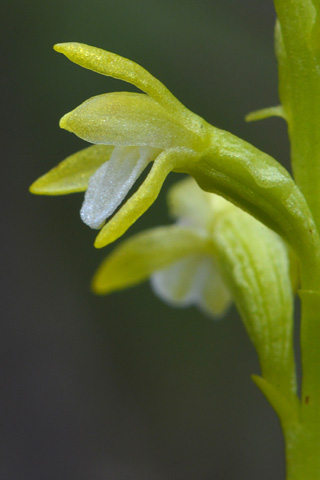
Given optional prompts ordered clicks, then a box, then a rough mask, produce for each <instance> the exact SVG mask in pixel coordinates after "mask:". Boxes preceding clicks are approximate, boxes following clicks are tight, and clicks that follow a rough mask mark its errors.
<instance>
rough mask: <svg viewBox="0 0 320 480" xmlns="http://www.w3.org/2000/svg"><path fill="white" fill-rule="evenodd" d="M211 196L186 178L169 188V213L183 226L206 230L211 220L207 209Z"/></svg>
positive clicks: (210, 213) (209, 211) (190, 179)
mask: <svg viewBox="0 0 320 480" xmlns="http://www.w3.org/2000/svg"><path fill="white" fill-rule="evenodd" d="M212 196H213V195H212V194H210V193H207V192H204V191H203V190H201V188H199V186H198V185H197V183H196V182H195V180H193V178H191V177H187V178H185V179H184V180H182V181H180V182H177V183H176V184H174V185H173V187H171V188H170V190H169V194H168V204H169V211H170V213H171V215H172V216H173V217H174V218H176V219H178V220H179V223H182V224H183V225H190V226H193V227H195V228H204V229H206V228H207V226H208V224H209V223H210V222H211V218H212V212H211V209H210V207H209V205H210V200H209V199H210V197H212Z"/></svg>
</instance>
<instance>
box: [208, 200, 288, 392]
mask: <svg viewBox="0 0 320 480" xmlns="http://www.w3.org/2000/svg"><path fill="white" fill-rule="evenodd" d="M212 241H213V243H214V246H215V249H216V254H217V259H218V262H219V266H220V269H221V271H222V272H223V275H224V277H225V279H226V283H227V285H228V287H229V289H230V291H231V293H232V296H233V298H234V301H235V303H236V305H237V307H238V309H239V312H240V314H241V317H242V319H243V322H244V325H245V327H246V330H247V332H248V334H249V337H250V338H251V340H252V342H253V344H254V346H255V348H256V350H257V353H258V356H259V360H260V364H261V369H262V373H263V376H264V378H265V379H267V380H268V381H269V382H270V383H272V384H273V385H278V384H279V383H280V384H281V387H279V388H280V389H281V390H282V392H283V391H285V392H291V393H292V392H295V388H296V385H295V376H294V371H295V370H294V368H293V367H294V356H293V345H292V343H293V339H292V335H293V292H292V287H291V278H290V263H289V256H288V252H287V247H286V245H285V243H284V242H283V241H282V240H281V239H280V238H279V237H278V236H277V235H276V234H275V233H274V232H272V231H271V230H269V229H267V228H266V227H265V226H264V225H262V224H261V223H259V222H257V221H256V220H255V219H254V218H253V217H251V216H250V215H248V214H246V213H245V212H243V211H241V210H239V209H236V208H234V209H233V210H229V211H228V213H227V214H226V215H221V216H220V217H219V219H218V220H217V221H216V223H215V228H214V232H213V234H212Z"/></svg>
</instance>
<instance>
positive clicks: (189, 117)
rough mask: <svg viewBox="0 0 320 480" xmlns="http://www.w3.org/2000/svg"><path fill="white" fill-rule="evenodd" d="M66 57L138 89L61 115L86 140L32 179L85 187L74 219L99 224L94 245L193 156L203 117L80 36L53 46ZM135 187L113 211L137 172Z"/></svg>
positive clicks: (117, 231) (62, 189) (49, 191)
mask: <svg viewBox="0 0 320 480" xmlns="http://www.w3.org/2000/svg"><path fill="white" fill-rule="evenodd" d="M55 50H57V51H58V52H61V53H64V54H65V55H66V56H67V57H68V58H69V59H70V60H72V61H73V62H75V63H77V64H79V65H81V66H83V67H85V68H88V69H91V70H94V71H96V72H98V73H101V74H103V75H108V76H112V77H115V78H119V79H121V80H125V81H127V82H130V83H132V84H133V85H135V86H136V87H138V88H139V89H141V90H142V91H143V92H145V93H129V92H115V93H107V94H103V95H98V96H96V97H93V98H90V99H89V100H87V101H85V102H84V103H83V104H81V105H80V106H79V107H77V108H76V109H75V110H73V111H72V112H70V113H68V114H66V115H64V117H62V119H61V121H60V126H61V127H62V128H64V129H66V130H69V131H70V132H73V133H75V134H76V135H77V136H79V137H80V138H82V139H84V140H86V141H88V142H90V143H93V144H94V145H93V146H91V147H89V148H86V149H84V150H82V151H80V152H78V153H76V154H74V155H72V156H70V157H68V158H67V159H66V160H65V161H63V162H62V163H61V164H60V165H58V166H57V167H56V168H54V169H53V170H51V171H50V172H49V173H47V174H46V175H44V176H43V177H41V178H39V179H38V180H37V181H36V182H35V183H34V184H33V185H32V186H31V192H32V193H36V194H44V195H60V194H66V193H73V192H79V191H84V190H86V194H85V200H84V203H83V205H82V208H81V218H82V220H83V221H84V222H85V223H86V224H88V225H89V226H90V227H92V228H97V229H100V228H101V227H103V228H102V230H101V231H100V233H99V235H98V237H97V239H96V242H95V245H96V246H97V247H103V246H104V245H106V244H108V243H110V242H112V241H114V240H116V239H117V238H118V237H119V236H121V235H122V234H123V233H124V232H125V231H126V230H127V229H128V228H129V227H130V225H132V223H134V222H135V221H136V220H137V218H138V217H139V216H141V215H142V214H143V213H144V212H145V210H147V209H148V208H149V206H150V205H151V204H152V203H153V202H154V200H155V199H156V197H157V196H158V193H159V191H160V189H161V186H162V184H163V182H164V180H165V178H166V176H167V175H168V173H169V172H170V171H174V170H179V171H180V170H181V169H182V170H183V165H185V164H186V163H188V162H190V161H192V162H193V161H197V160H198V159H199V158H200V155H201V152H202V151H203V149H204V148H205V146H206V144H207V143H208V140H207V133H206V132H207V128H206V123H205V122H204V120H202V119H201V118H200V117H198V116H197V115H195V114H193V113H191V112H190V111H189V110H187V109H186V108H185V107H184V106H183V105H182V104H181V103H180V102H179V101H178V100H177V99H176V98H175V97H174V96H173V95H172V94H171V93H170V92H169V91H168V90H167V88H166V87H165V86H164V85H163V84H162V83H161V82H159V81H158V80H156V79H155V78H154V77H153V76H152V75H150V74H149V73H148V72H147V71H146V70H144V69H143V68H142V67H140V66H139V65H137V64H135V63H134V62H132V61H130V60H127V59H125V58H122V57H119V56H118V55H115V54H112V53H109V52H105V51H103V50H101V49H98V48H95V47H90V46H87V45H83V44H79V43H65V44H58V45H56V46H55ZM150 163H152V167H151V170H150V172H149V173H148V175H147V177H146V179H145V181H144V182H143V183H142V185H141V186H140V188H138V190H137V191H136V193H134V194H133V195H132V196H131V197H130V198H129V200H128V201H127V202H126V203H125V204H124V205H123V206H122V208H120V210H119V211H118V212H117V213H116V214H115V215H114V216H113V217H112V219H111V220H110V221H109V222H108V223H107V224H106V225H105V226H104V223H105V221H106V219H107V218H109V217H110V216H111V215H113V214H114V212H115V210H116V209H117V207H119V205H120V204H121V203H122V201H123V200H124V198H125V197H126V195H127V194H128V192H129V190H130V188H131V187H132V186H133V184H134V183H135V181H136V180H137V178H138V177H139V175H140V174H141V173H142V171H143V170H144V169H145V168H147V166H148V165H149V164H150Z"/></svg>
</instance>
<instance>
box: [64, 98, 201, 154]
mask: <svg viewBox="0 0 320 480" xmlns="http://www.w3.org/2000/svg"><path fill="white" fill-rule="evenodd" d="M60 127H61V128H64V129H65V130H68V131H69V132H72V133H75V134H76V135H77V136H78V137H80V138H82V139H83V140H86V141H87V142H91V143H96V144H105V145H130V146H132V145H134V146H142V145H148V146H151V147H158V148H172V147H177V146H181V145H183V146H185V147H187V148H194V149H195V150H196V149H199V148H201V145H202V141H201V138H199V136H198V135H196V134H195V133H194V132H192V131H190V130H188V129H186V128H185V127H184V126H183V125H182V124H181V123H179V122H178V121H177V119H176V118H175V117H174V116H173V115H172V114H170V113H168V112H167V111H166V110H165V109H164V108H163V107H162V106H161V105H159V104H158V103H157V102H156V101H154V100H153V99H152V98H150V97H148V95H145V94H143V93H132V92H112V93H106V94H103V95H97V96H95V97H92V98H89V100H86V101H85V102H84V103H82V104H81V105H79V106H78V107H77V108H75V109H74V110H72V111H71V112H69V113H67V114H66V115H64V116H63V117H62V118H61V120H60Z"/></svg>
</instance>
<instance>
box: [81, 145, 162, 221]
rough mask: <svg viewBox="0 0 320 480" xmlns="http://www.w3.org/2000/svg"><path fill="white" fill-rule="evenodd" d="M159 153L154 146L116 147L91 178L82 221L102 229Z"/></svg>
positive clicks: (83, 206) (82, 211)
mask: <svg viewBox="0 0 320 480" xmlns="http://www.w3.org/2000/svg"><path fill="white" fill-rule="evenodd" d="M157 153H158V149H155V148H152V147H140V148H139V147H115V148H114V150H113V153H112V155H111V157H110V160H109V161H106V162H105V163H104V164H103V165H101V167H99V168H98V169H97V170H96V172H95V173H94V174H93V175H92V177H91V178H90V180H89V185H88V189H87V191H86V193H85V199H84V202H83V205H82V208H81V212H80V216H81V219H82V220H83V222H84V223H86V224H87V225H88V226H89V227H91V228H95V229H100V228H101V226H102V225H103V224H104V222H105V220H106V219H107V218H108V217H110V216H111V215H112V214H113V213H114V211H115V210H116V208H117V207H118V206H119V205H120V204H121V203H122V201H123V200H124V198H125V197H126V195H127V193H128V192H129V190H130V189H131V187H132V186H133V184H134V183H135V181H136V180H137V179H138V177H139V176H140V174H141V173H142V172H143V170H144V169H145V168H146V167H147V165H148V164H149V163H150V162H151V161H152V160H154V158H155V157H156V155H157Z"/></svg>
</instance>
